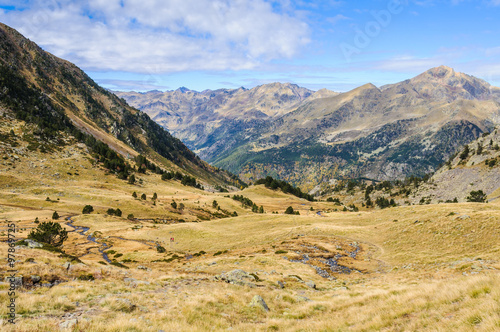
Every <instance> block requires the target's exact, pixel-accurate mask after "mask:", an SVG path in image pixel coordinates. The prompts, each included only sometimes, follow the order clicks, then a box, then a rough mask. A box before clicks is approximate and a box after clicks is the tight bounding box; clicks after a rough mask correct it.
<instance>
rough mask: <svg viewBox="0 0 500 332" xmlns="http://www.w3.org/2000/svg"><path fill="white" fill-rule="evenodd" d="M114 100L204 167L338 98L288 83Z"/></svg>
mask: <svg viewBox="0 0 500 332" xmlns="http://www.w3.org/2000/svg"><path fill="white" fill-rule="evenodd" d="M115 94H116V95H118V96H119V97H122V98H124V99H125V100H126V101H127V102H128V103H130V104H131V105H132V106H134V107H137V108H139V109H141V110H142V111H144V112H146V113H147V114H149V115H150V116H151V118H152V119H153V120H155V121H156V122H157V123H159V124H161V125H162V126H163V127H164V128H167V129H168V130H169V131H171V132H172V133H173V134H174V135H175V136H176V137H179V138H180V139H181V140H182V141H183V142H184V143H186V144H187V146H188V147H189V148H191V149H193V150H194V151H196V152H197V153H199V154H200V156H202V158H204V159H205V160H208V161H213V160H216V159H217V158H218V156H220V155H221V154H223V153H225V152H228V151H232V150H234V149H235V148H238V146H240V145H242V142H244V141H250V139H249V138H248V137H246V136H248V135H252V133H253V132H255V131H256V130H258V128H260V127H262V126H265V125H266V124H267V123H269V122H271V121H273V119H276V118H278V117H279V116H281V115H283V114H286V113H288V112H290V111H291V110H294V109H296V108H297V107H298V106H299V105H300V104H301V103H302V102H304V101H306V100H313V99H316V98H324V97H325V96H332V95H337V93H335V92H333V91H329V90H326V89H322V90H320V91H318V92H313V91H311V90H308V89H305V88H301V87H299V86H297V85H295V84H289V83H284V84H281V83H271V84H265V85H261V86H258V87H255V88H253V89H250V90H248V89H245V88H239V89H233V90H231V89H219V90H215V91H212V90H205V91H202V92H197V91H192V90H189V89H186V88H179V89H177V90H175V91H167V92H160V91H150V92H147V93H139V92H115Z"/></svg>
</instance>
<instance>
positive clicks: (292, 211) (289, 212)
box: [285, 206, 295, 214]
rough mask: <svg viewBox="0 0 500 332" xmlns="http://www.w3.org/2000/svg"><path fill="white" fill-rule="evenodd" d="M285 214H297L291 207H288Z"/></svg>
mask: <svg viewBox="0 0 500 332" xmlns="http://www.w3.org/2000/svg"><path fill="white" fill-rule="evenodd" d="M285 214H295V211H294V210H293V207H291V206H289V207H287V208H286V210H285Z"/></svg>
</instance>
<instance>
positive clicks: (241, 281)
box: [215, 269, 257, 288]
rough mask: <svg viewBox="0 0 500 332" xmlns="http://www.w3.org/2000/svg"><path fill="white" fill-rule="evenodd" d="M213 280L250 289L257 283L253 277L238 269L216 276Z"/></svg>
mask: <svg viewBox="0 0 500 332" xmlns="http://www.w3.org/2000/svg"><path fill="white" fill-rule="evenodd" d="M215 280H220V281H225V282H227V283H230V284H233V285H239V286H248V287H252V288H253V287H255V286H256V285H255V282H256V281H257V279H256V278H255V276H253V275H251V274H250V273H247V272H245V271H243V270H240V269H236V270H232V271H230V272H227V273H222V274H221V275H219V276H216V277H215Z"/></svg>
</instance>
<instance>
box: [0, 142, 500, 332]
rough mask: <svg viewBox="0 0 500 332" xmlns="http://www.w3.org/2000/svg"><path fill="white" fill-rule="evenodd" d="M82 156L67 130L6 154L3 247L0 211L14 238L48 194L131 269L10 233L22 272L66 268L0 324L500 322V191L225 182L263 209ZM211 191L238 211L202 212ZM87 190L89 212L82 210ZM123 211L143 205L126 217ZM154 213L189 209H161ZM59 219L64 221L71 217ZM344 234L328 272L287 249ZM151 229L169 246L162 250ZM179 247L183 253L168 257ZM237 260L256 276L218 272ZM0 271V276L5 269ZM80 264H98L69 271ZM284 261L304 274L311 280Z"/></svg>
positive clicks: (45, 213)
mask: <svg viewBox="0 0 500 332" xmlns="http://www.w3.org/2000/svg"><path fill="white" fill-rule="evenodd" d="M86 157H87V155H86V153H85V151H84V150H80V149H78V148H77V147H74V146H72V147H68V148H66V149H65V150H63V151H61V152H60V153H59V155H56V156H54V158H53V159H52V158H50V157H47V156H44V155H40V154H37V153H34V154H33V155H30V156H22V157H21V160H20V161H18V162H16V163H15V165H14V166H15V168H14V169H13V168H12V165H3V164H0V170H1V172H2V173H1V175H0V239H1V240H2V242H0V253H1V254H0V257H2V258H5V257H6V253H7V245H6V243H5V242H4V241H5V239H6V231H7V224H8V223H12V222H14V223H15V224H16V226H17V228H18V231H19V232H18V233H17V236H18V237H19V238H24V237H26V236H27V234H28V232H29V231H30V229H32V228H33V227H36V224H35V223H34V222H33V221H34V218H35V217H38V218H39V220H40V221H44V220H49V218H50V217H51V215H52V212H53V211H55V210H56V211H58V213H59V214H60V215H62V216H72V220H73V221H74V225H78V226H85V227H89V231H88V232H87V234H93V235H94V236H95V237H96V238H97V239H98V241H99V242H100V243H107V244H108V245H109V246H110V247H109V248H108V250H107V251H108V253H109V257H110V258H111V259H113V258H114V259H116V261H118V262H122V263H123V264H124V265H125V266H127V267H128V268H129V269H126V268H120V267H117V266H113V265H110V264H106V265H103V264H101V263H99V261H102V260H103V257H102V255H101V254H100V253H99V252H98V247H99V245H96V244H93V243H89V242H88V241H87V239H86V236H82V235H80V234H76V233H75V232H71V233H70V237H69V239H68V241H67V242H66V243H65V244H64V248H63V249H64V250H65V252H66V253H67V254H70V255H75V256H78V257H80V259H81V260H82V262H83V264H72V266H71V268H70V269H69V271H67V270H66V269H65V268H64V267H63V266H62V265H63V263H64V262H65V261H66V260H67V258H63V257H59V254H58V253H52V252H48V251H45V250H41V249H27V248H18V250H17V251H16V258H17V262H16V265H17V268H18V269H19V275H23V276H26V277H29V276H31V275H38V276H41V277H42V282H47V281H50V280H54V278H56V279H60V280H63V281H64V282H63V283H61V284H59V285H57V286H54V287H52V288H48V287H34V288H27V289H21V290H20V291H19V293H18V298H17V300H16V303H17V313H18V315H19V317H18V320H17V324H16V326H15V327H12V326H9V325H7V324H5V323H6V321H5V318H6V313H7V308H6V307H5V306H2V307H0V316H1V317H2V319H4V321H3V322H2V324H4V325H3V326H2V327H1V328H2V330H6V331H54V330H58V329H59V324H60V323H61V322H63V321H66V320H69V319H73V318H77V319H78V324H77V325H76V327H75V328H74V330H75V331H158V330H164V331H206V330H217V331H218V330H227V329H228V328H232V329H233V330H235V331H344V330H350V331H351V330H352V331H376V330H387V331H413V330H431V331H469V330H470V331H473V330H474V331H475V330H482V331H495V330H499V329H500V304H499V303H500V286H499V285H500V276H499V273H498V269H500V263H499V258H500V242H499V241H498V238H500V227H499V226H498V225H500V205H499V204H497V203H489V204H473V203H467V204H465V203H464V204H440V205H425V206H409V207H398V208H391V209H386V210H373V211H360V212H357V213H350V212H330V213H326V212H323V213H321V215H318V214H317V212H318V211H327V210H332V209H334V208H335V206H334V205H333V204H331V203H326V202H307V201H305V200H300V199H298V198H296V197H293V196H290V195H285V194H283V193H281V192H275V191H270V190H268V189H266V188H264V187H263V186H257V187H250V188H248V189H245V190H243V191H241V192H238V193H231V195H233V194H242V195H244V196H246V197H248V198H250V199H251V200H253V201H254V202H255V203H256V204H258V205H263V206H264V209H265V210H266V212H267V213H265V214H254V213H251V212H250V210H249V209H245V208H243V207H242V206H241V205H240V203H239V202H236V201H234V200H232V199H231V198H228V197H225V196H227V193H209V192H204V191H200V190H197V189H193V188H190V187H184V186H182V185H180V184H179V183H178V182H175V181H167V182H165V181H161V180H160V178H159V177H158V176H157V175H140V176H139V178H141V179H142V184H140V185H139V184H137V185H128V184H126V183H125V182H124V181H120V180H118V179H116V177H114V176H112V175H108V176H106V175H104V173H103V172H102V170H100V169H99V168H96V167H94V166H92V164H91V163H90V162H89V161H88V160H87V159H86ZM44 159H45V160H46V161H45V162H41V160H44ZM33 165H37V167H36V168H34V167H33ZM41 165H44V167H43V168H41ZM68 172H69V173H72V175H69V174H67V173H68ZM75 172H77V173H78V174H79V175H74V173H75ZM42 173H44V174H43V175H42ZM55 173H59V178H58V177H54V176H53V175H54V174H55ZM134 191H136V192H137V194H138V195H141V194H142V193H146V195H147V196H148V200H147V201H142V200H140V199H134V198H132V196H131V194H132V192H134ZM154 192H156V193H157V194H158V197H159V200H158V201H157V204H156V206H154V205H152V201H151V199H150V198H151V196H152V194H153V193H154ZM46 197H50V198H51V200H52V201H47V200H46ZM58 198H59V200H57V199H58ZM173 199H175V201H176V202H178V203H181V202H182V203H183V204H185V206H186V208H185V210H184V211H178V210H174V209H173V208H172V207H171V206H170V203H171V202H172V200H173ZM213 200H217V202H218V203H219V205H220V206H221V208H222V209H225V210H228V211H236V212H237V213H238V217H233V218H224V219H214V218H212V220H209V221H201V220H200V218H199V216H200V214H201V213H202V212H200V210H199V209H204V210H205V212H203V213H205V215H208V214H209V213H215V212H216V209H214V208H212V202H213ZM86 204H90V205H92V206H94V209H95V210H96V212H94V213H92V214H90V215H81V210H82V208H83V206H84V205H86ZM287 206H293V207H294V209H297V210H299V211H300V213H301V215H299V216H290V215H284V214H271V212H274V211H278V212H280V213H282V212H283V211H284V210H285V209H286V207H287ZM311 207H313V211H311V210H310V208H311ZM108 208H120V209H121V210H122V211H123V217H122V218H118V217H111V216H106V215H105V211H106V210H107V209H108ZM207 211H208V212H207ZM129 213H133V214H134V215H135V216H136V217H137V218H139V220H134V221H130V220H127V219H126V218H125V217H126V216H127V214H129ZM153 219H157V220H158V219H168V220H178V219H184V220H185V221H186V222H184V223H171V224H163V223H154V222H152V221H153ZM193 221H196V222H193ZM60 222H61V223H62V224H63V225H64V222H65V220H64V219H61V220H60ZM65 227H66V228H67V229H68V230H71V228H70V227H68V226H65ZM171 237H174V238H175V242H174V243H170V241H169V239H170V238H171ZM354 242H356V243H358V244H359V246H360V247H361V249H362V250H361V252H360V253H359V254H358V256H357V257H356V259H351V258H346V257H343V258H341V259H339V263H341V264H344V265H345V266H348V267H351V268H354V269H357V270H359V271H361V272H352V273H350V274H334V276H335V278H336V279H333V280H328V279H325V278H322V277H320V276H319V275H318V274H317V273H316V271H315V270H314V269H313V268H312V267H311V266H309V265H306V264H302V263H296V262H290V261H289V260H287V259H284V257H288V258H289V259H299V258H300V257H301V254H302V253H304V252H308V253H309V254H311V255H315V253H314V252H313V251H308V249H307V248H306V247H312V246H316V247H317V248H322V249H321V250H323V249H324V251H325V252H328V253H329V254H328V255H334V254H335V253H338V252H342V250H344V251H345V250H347V249H349V248H350V247H349V246H350V245H351V244H353V243H354ZM157 244H160V245H162V246H164V247H165V248H166V249H167V252H166V253H158V252H157V250H156V245H157ZM279 250H282V251H286V253H282V251H279ZM202 251H203V252H205V253H204V254H203V253H201V254H200V255H197V256H194V257H192V258H190V257H189V256H188V255H194V254H196V253H200V252H202ZM297 251H299V252H300V254H299V253H297ZM276 252H278V254H277V253H276ZM280 252H281V253H280ZM175 255H176V256H177V257H178V259H170V258H172V257H176V256H175ZM31 260H32V261H34V262H30V261H31ZM158 260H160V261H158ZM124 261H125V262H124ZM154 261H157V262H154ZM139 266H141V267H144V268H146V270H144V269H139V268H138V267H139ZM233 269H243V270H245V271H247V272H251V273H254V274H255V275H258V277H259V278H260V279H261V280H260V281H259V282H257V284H258V287H255V288H249V287H243V286H236V285H231V284H226V283H224V282H220V281H215V280H214V278H213V277H214V276H216V275H219V274H221V273H222V272H224V271H226V272H227V271H230V270H233ZM0 274H1V276H2V279H3V277H4V276H5V274H6V273H5V269H4V270H2V271H1V273H0ZM88 274H92V275H93V277H94V278H95V280H94V281H85V280H79V279H78V278H79V277H80V276H81V275H88ZM291 275H296V276H299V277H300V278H301V279H302V280H303V281H308V280H312V281H314V282H315V283H316V285H317V289H316V290H314V289H311V288H309V287H307V286H306V285H305V284H304V283H303V282H300V281H298V280H297V279H296V278H295V277H291ZM125 278H134V279H136V281H135V282H134V281H133V280H132V281H130V280H128V281H125V280H124V279H125ZM278 281H282V282H284V283H285V288H284V289H280V288H279V287H278V286H277V282H278ZM255 294H260V295H261V296H262V297H263V298H264V300H265V301H266V302H267V304H268V306H269V308H270V311H269V312H265V311H263V310H261V309H258V308H253V307H249V306H248V303H249V302H250V300H251V298H252V297H253V296H254V295H255ZM305 298H308V299H310V301H308V300H306V299H305ZM0 300H1V302H2V303H5V302H6V301H7V300H8V295H7V285H5V284H2V285H0Z"/></svg>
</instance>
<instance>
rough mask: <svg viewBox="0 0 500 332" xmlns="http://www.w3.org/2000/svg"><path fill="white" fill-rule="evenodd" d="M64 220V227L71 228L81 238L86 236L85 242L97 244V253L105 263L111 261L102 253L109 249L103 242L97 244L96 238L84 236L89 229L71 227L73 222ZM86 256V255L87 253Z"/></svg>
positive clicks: (69, 219) (69, 218)
mask: <svg viewBox="0 0 500 332" xmlns="http://www.w3.org/2000/svg"><path fill="white" fill-rule="evenodd" d="M66 220H68V222H67V223H66V225H68V226H69V227H71V228H73V231H74V232H76V233H78V234H80V235H82V236H87V241H89V242H92V243H95V244H97V245H98V246H99V249H98V250H99V253H101V255H102V258H103V259H104V260H105V261H106V262H108V263H111V260H110V259H109V257H108V254H107V253H105V252H104V250H106V249H109V248H111V247H109V246H108V245H107V244H106V243H104V242H98V241H97V238H95V237H93V236H92V235H86V234H85V233H86V232H87V231H88V230H89V229H90V228H89V227H83V226H75V225H73V222H74V220H72V219H71V217H68V218H66ZM86 255H88V253H87V254H86ZM84 256H85V255H84ZM81 257H83V256H81Z"/></svg>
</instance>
